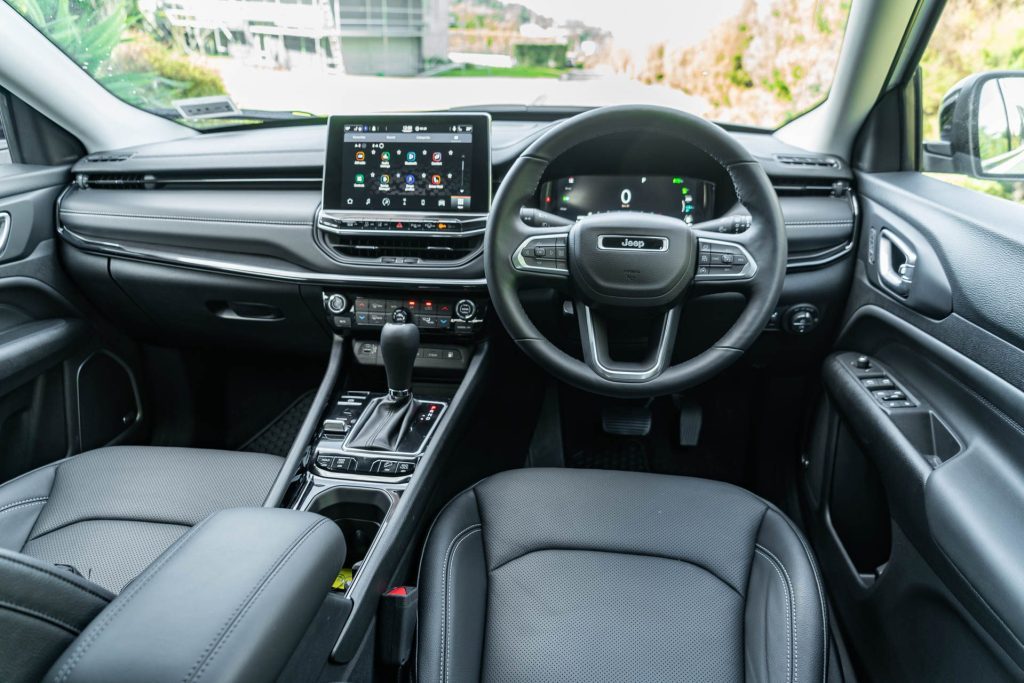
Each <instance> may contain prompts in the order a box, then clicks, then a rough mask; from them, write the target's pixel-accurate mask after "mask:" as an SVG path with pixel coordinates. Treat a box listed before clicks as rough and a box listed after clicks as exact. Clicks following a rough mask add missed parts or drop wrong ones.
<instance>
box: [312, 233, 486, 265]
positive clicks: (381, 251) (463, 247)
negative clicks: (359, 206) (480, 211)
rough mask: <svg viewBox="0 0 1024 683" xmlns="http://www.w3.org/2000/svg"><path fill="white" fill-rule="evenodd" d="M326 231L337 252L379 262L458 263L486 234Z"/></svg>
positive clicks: (475, 250) (475, 249)
mask: <svg viewBox="0 0 1024 683" xmlns="http://www.w3.org/2000/svg"><path fill="white" fill-rule="evenodd" d="M322 234H323V236H324V241H325V242H326V244H327V247H328V248H329V249H330V250H331V251H332V252H334V253H335V254H337V255H339V256H342V257H345V258H347V259H353V258H358V259H366V260H371V261H376V262H378V263H389V262H391V263H425V264H429V263H431V262H440V263H447V264H454V263H457V262H459V261H465V260H468V259H470V258H472V257H473V256H475V255H476V254H477V253H479V252H480V249H481V247H482V246H483V240H484V238H483V235H453V236H451V237H448V236H443V237H442V236H436V237H435V236H423V237H419V236H414V235H404V236H401V237H381V236H376V235H336V234H333V233H322Z"/></svg>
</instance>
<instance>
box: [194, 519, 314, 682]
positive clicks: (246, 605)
mask: <svg viewBox="0 0 1024 683" xmlns="http://www.w3.org/2000/svg"><path fill="white" fill-rule="evenodd" d="M328 522H330V520H329V519H327V518H323V519H321V520H319V521H317V522H315V523H314V524H313V525H311V526H310V527H308V528H307V529H306V530H305V531H304V532H303V533H302V535H301V536H300V537H299V538H298V539H296V540H295V541H294V542H293V543H292V545H291V547H290V548H289V549H288V550H287V551H285V553H284V554H283V555H282V556H281V557H279V558H278V559H277V561H276V562H275V563H274V565H273V567H272V569H271V570H270V571H269V572H268V573H267V574H264V575H263V577H262V578H261V579H260V582H259V583H258V584H257V588H258V590H256V591H255V593H253V592H252V591H250V593H249V595H247V596H246V600H245V602H243V603H242V605H239V608H241V611H240V612H239V609H238V608H236V610H235V614H232V619H233V620H234V622H233V623H232V622H231V621H229V622H228V623H230V624H231V627H230V628H229V629H228V630H227V632H226V633H224V627H221V633H223V637H221V634H220V633H218V634H217V636H216V637H215V638H214V641H211V643H210V645H213V642H217V639H218V638H219V642H217V645H216V647H214V649H213V651H212V652H210V654H209V657H208V658H207V659H206V661H205V662H203V664H202V666H201V667H199V670H198V671H196V672H195V677H194V678H192V680H196V681H198V680H199V679H201V678H202V677H203V674H204V673H205V672H206V670H207V669H208V668H209V666H210V664H211V663H212V662H213V660H214V659H215V658H216V657H217V655H218V654H219V653H220V651H221V649H222V648H223V646H224V644H225V643H226V642H227V641H228V640H229V639H230V638H231V634H232V633H234V631H235V629H237V628H238V625H239V624H241V623H242V620H243V619H244V618H245V615H246V613H248V611H249V610H250V609H251V608H252V606H253V605H255V604H256V601H257V600H258V599H259V597H260V595H261V594H262V593H263V591H265V590H266V588H267V586H269V585H270V582H271V580H272V579H273V578H274V577H275V576H276V575H277V573H278V572H280V571H281V568H282V567H284V565H285V564H287V563H288V560H290V559H291V558H292V557H294V556H295V553H296V552H297V551H298V549H299V548H300V547H301V546H302V544H303V543H305V542H306V541H307V540H308V539H309V538H310V537H312V536H313V534H314V533H316V531H317V530H319V529H320V527H322V526H323V525H325V524H327V523H328ZM236 615H237V618H235V616H236ZM225 626H227V624H225ZM209 648H210V646H209V645H208V646H207V651H209ZM203 656H206V652H204V653H203ZM202 659H203V657H200V658H199V661H197V662H196V664H194V665H192V669H195V667H196V665H198V664H199V662H201V661H202ZM191 677H192V671H191V670H190V671H189V672H188V674H186V675H185V679H184V680H186V681H187V680H189V679H190V678H191Z"/></svg>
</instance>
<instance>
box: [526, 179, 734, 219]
mask: <svg viewBox="0 0 1024 683" xmlns="http://www.w3.org/2000/svg"><path fill="white" fill-rule="evenodd" d="M540 202H541V208H542V209H544V210H545V211H549V212H551V213H555V214H561V215H565V216H567V217H569V218H577V217H579V216H584V215H587V214H591V213H603V212H608V211H643V212H648V213H657V214H662V215H666V216H674V217H677V218H681V219H682V220H683V221H684V222H686V223H688V224H693V223H700V222H701V221H705V220H709V219H711V218H713V217H714V209H715V185H714V183H711V182H708V181H706V180H701V179H699V178H690V177H686V176H667V175H577V176H569V177H566V178H556V179H555V180H551V181H548V182H546V183H544V184H543V185H542V186H541V196H540Z"/></svg>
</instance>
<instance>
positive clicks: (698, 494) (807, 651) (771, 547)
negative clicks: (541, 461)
mask: <svg viewBox="0 0 1024 683" xmlns="http://www.w3.org/2000/svg"><path fill="white" fill-rule="evenodd" d="M419 588H420V590H419V593H420V617H419V643H418V653H417V677H418V680H420V681H441V682H443V683H460V682H461V681H469V680H473V681H479V680H485V681H534V682H540V681H551V682H555V681H558V682H563V681H588V682H592V681H645V682H651V681H739V680H744V679H746V680H754V681H787V682H790V683H798V682H799V681H808V682H813V681H822V680H824V679H825V671H826V667H827V665H828V658H829V651H828V648H829V635H828V626H827V624H828V615H827V607H826V603H825V596H824V590H823V587H822V584H821V580H820V577H819V575H818V570H817V567H816V566H815V562H814V559H813V557H812V556H811V552H810V550H809V548H808V546H807V543H806V542H805V541H804V539H803V537H802V536H801V534H800V532H799V531H797V529H796V528H795V527H794V525H793V523H792V522H790V521H789V520H788V519H787V518H786V516H785V515H783V514H782V513H781V512H780V511H779V510H778V509H777V508H775V507H774V506H773V505H771V504H770V503H768V502H766V501H764V500H762V499H761V498H758V497H757V496H755V495H754V494H752V493H749V492H748V491H745V490H743V489H740V488H737V487H735V486H732V485H729V484H723V483H720V482H714V481H708V480H702V479H692V478H686V477H675V476H664V475H655V474H640V473H632V472H610V471H599V470H568V469H524V470H515V471H510V472H504V473H501V474H498V475H496V476H493V477H490V478H489V479H485V480H484V481H482V482H480V483H478V484H476V485H475V486H473V487H472V488H470V489H468V490H466V491H464V492H463V493H461V494H459V495H458V496H457V497H455V498H454V499H453V500H452V501H451V502H450V503H449V504H448V505H447V506H446V507H445V509H444V510H442V511H441V513H440V515H439V516H438V518H437V520H436V521H435V523H434V526H433V528H432V529H431V531H430V533H429V535H428V538H427V542H426V545H425V548H424V552H423V558H422V564H421V567H420V579H419Z"/></svg>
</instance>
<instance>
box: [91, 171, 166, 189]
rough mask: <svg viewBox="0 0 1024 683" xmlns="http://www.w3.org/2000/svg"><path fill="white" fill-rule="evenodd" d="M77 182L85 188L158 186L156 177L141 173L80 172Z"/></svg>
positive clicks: (151, 187) (150, 187)
mask: <svg viewBox="0 0 1024 683" xmlns="http://www.w3.org/2000/svg"><path fill="white" fill-rule="evenodd" d="M75 182H76V183H77V184H78V187H80V188H82V189H83V190H87V189H90V188H92V189H96V190H151V189H153V188H154V187H156V178H154V177H153V176H151V175H142V174H140V173H135V174H124V175H120V174H117V173H79V174H78V176H77V177H76V178H75Z"/></svg>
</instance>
